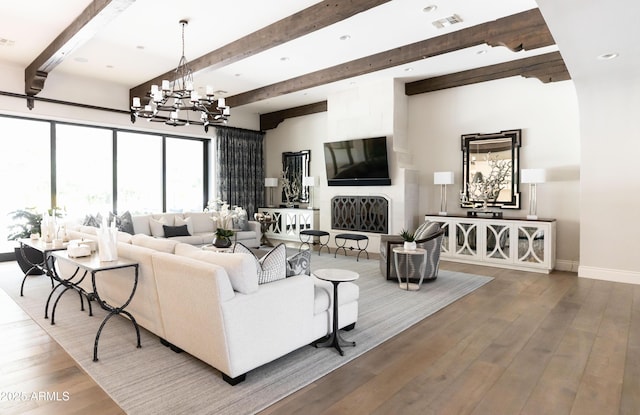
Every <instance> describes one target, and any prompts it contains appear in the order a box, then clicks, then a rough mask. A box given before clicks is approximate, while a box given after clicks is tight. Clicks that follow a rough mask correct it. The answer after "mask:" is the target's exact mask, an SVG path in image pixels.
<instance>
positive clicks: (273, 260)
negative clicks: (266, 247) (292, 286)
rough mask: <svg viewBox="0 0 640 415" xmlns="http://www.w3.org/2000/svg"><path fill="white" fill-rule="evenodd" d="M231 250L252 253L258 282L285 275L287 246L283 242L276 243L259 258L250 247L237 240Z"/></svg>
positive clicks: (284, 276) (264, 282)
mask: <svg viewBox="0 0 640 415" xmlns="http://www.w3.org/2000/svg"><path fill="white" fill-rule="evenodd" d="M233 252H242V253H247V254H251V255H253V258H254V259H255V261H256V269H257V271H258V284H266V283H268V282H273V281H277V280H282V279H285V278H286V277H287V247H286V246H285V244H283V243H281V244H278V245H277V246H276V247H275V248H273V249H272V250H270V251H269V252H267V253H266V254H265V255H264V256H263V257H262V258H260V259H258V257H256V254H254V253H253V251H252V250H251V249H249V248H247V247H246V246H244V245H243V244H241V243H239V242H238V243H236V244H235V246H234V247H233Z"/></svg>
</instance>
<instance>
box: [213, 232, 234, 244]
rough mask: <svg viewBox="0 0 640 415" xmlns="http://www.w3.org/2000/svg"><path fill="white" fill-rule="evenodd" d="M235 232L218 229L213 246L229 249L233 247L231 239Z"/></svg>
mask: <svg viewBox="0 0 640 415" xmlns="http://www.w3.org/2000/svg"><path fill="white" fill-rule="evenodd" d="M232 236H233V231H232V230H231V229H224V228H218V229H216V236H215V237H214V238H213V246H215V247H217V248H228V247H230V246H231V239H230V238H231V237H232Z"/></svg>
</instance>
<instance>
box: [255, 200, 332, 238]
mask: <svg viewBox="0 0 640 415" xmlns="http://www.w3.org/2000/svg"><path fill="white" fill-rule="evenodd" d="M258 211H259V212H260V213H263V214H265V215H270V216H271V221H272V223H271V224H270V225H269V227H268V228H267V229H266V232H264V234H265V235H266V236H267V238H274V239H280V240H285V241H296V242H300V231H303V230H308V229H318V227H319V226H320V210H319V209H297V208H262V207H261V208H258Z"/></svg>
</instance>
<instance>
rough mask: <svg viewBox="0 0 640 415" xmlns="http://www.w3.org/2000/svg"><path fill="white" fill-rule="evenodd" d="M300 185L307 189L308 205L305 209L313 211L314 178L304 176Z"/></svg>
mask: <svg viewBox="0 0 640 415" xmlns="http://www.w3.org/2000/svg"><path fill="white" fill-rule="evenodd" d="M302 185H303V186H307V187H309V205H308V206H307V209H313V187H314V186H315V185H316V178H315V177H314V176H305V177H303V178H302Z"/></svg>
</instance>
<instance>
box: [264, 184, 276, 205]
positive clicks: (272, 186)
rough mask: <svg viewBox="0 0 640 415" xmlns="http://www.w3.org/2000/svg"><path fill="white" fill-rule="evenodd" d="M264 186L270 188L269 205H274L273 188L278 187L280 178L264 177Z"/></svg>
mask: <svg viewBox="0 0 640 415" xmlns="http://www.w3.org/2000/svg"><path fill="white" fill-rule="evenodd" d="M264 187H268V188H269V202H268V203H269V204H268V207H273V188H274V187H278V178H277V177H265V179H264Z"/></svg>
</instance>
